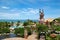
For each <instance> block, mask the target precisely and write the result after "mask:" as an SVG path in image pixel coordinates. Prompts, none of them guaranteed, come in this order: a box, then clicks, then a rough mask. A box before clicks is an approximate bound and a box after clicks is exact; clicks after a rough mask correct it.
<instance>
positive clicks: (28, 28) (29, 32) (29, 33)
mask: <svg viewBox="0 0 60 40" xmlns="http://www.w3.org/2000/svg"><path fill="white" fill-rule="evenodd" d="M26 29H27V31H28V35H31V29H30V27H26Z"/></svg>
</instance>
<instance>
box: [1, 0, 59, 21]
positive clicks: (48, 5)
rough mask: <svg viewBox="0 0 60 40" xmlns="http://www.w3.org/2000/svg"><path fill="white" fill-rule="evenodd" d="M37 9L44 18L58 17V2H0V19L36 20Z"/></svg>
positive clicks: (17, 0)
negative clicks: (41, 12)
mask: <svg viewBox="0 0 60 40" xmlns="http://www.w3.org/2000/svg"><path fill="white" fill-rule="evenodd" d="M39 9H43V10H44V18H45V19H47V18H58V17H60V0H0V19H7V20H8V19H10V20H25V19H31V20H38V19H39V14H40V13H39Z"/></svg>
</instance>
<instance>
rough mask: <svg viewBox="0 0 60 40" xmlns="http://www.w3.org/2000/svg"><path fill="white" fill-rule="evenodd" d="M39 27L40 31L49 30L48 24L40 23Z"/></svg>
mask: <svg viewBox="0 0 60 40" xmlns="http://www.w3.org/2000/svg"><path fill="white" fill-rule="evenodd" d="M37 28H38V31H39V32H41V31H45V32H46V31H48V27H47V26H46V25H43V24H42V25H40V24H38V25H37Z"/></svg>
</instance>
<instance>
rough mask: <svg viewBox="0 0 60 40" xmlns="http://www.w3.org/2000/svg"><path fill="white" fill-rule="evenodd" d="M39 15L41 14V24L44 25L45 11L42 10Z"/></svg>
mask: <svg viewBox="0 0 60 40" xmlns="http://www.w3.org/2000/svg"><path fill="white" fill-rule="evenodd" d="M39 13H40V18H39V23H40V24H44V11H43V10H41V9H40V10H39Z"/></svg>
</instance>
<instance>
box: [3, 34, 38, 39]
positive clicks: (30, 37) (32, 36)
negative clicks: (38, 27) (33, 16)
mask: <svg viewBox="0 0 60 40" xmlns="http://www.w3.org/2000/svg"><path fill="white" fill-rule="evenodd" d="M3 40H37V39H36V35H34V34H32V35H30V36H29V37H28V38H27V39H25V38H20V37H15V38H6V39H3Z"/></svg>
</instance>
